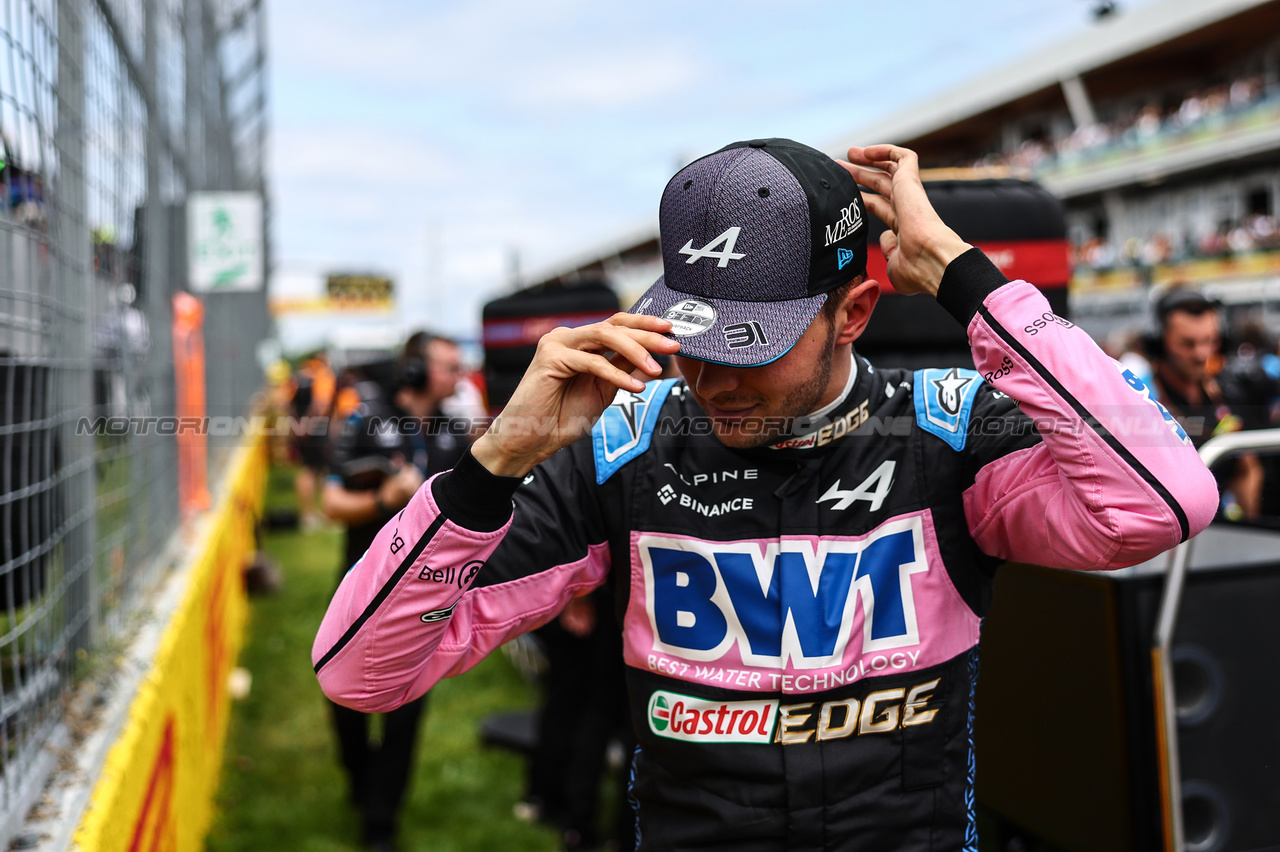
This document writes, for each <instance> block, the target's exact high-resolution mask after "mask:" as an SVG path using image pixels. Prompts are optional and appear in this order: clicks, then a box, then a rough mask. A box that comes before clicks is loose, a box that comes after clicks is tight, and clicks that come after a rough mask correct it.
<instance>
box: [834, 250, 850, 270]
mask: <svg viewBox="0 0 1280 852" xmlns="http://www.w3.org/2000/svg"><path fill="white" fill-rule="evenodd" d="M851 263H853V252H851V251H849V250H848V249H847V248H842V249H836V268H837V269H844V268H845V267H846V266H848V265H849V264H851Z"/></svg>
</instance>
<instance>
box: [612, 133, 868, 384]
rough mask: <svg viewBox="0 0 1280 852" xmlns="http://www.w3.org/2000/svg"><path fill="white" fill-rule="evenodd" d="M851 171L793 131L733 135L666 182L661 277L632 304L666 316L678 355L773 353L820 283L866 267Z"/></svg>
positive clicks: (734, 361) (739, 362) (752, 361)
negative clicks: (786, 135)
mask: <svg viewBox="0 0 1280 852" xmlns="http://www.w3.org/2000/svg"><path fill="white" fill-rule="evenodd" d="M866 219H867V214H866V209H865V208H864V207H863V203H862V195H861V193H860V192H859V190H858V185H857V183H856V182H855V181H854V179H853V177H852V176H851V175H850V174H849V173H848V172H847V171H845V170H844V168H842V167H841V166H840V165H839V164H838V163H837V162H836V161H835V160H833V159H831V158H830V157H828V156H827V155H826V154H824V153H822V152H821V151H818V150H816V149H814V148H810V147H808V146H807V145H801V144H800V143H799V142H793V141H791V140H790V139H755V140H751V141H747V142H735V143H733V144H732V145H727V146H725V147H724V148H721V149H720V150H719V151H716V152H715V153H713V154H708V155H707V156H705V157H702V158H700V159H698V160H694V161H693V162H692V163H690V164H689V165H687V166H685V167H684V168H683V169H681V170H680V172H679V173H678V174H676V176H675V177H673V178H672V179H671V180H670V182H668V183H667V186H666V189H665V190H663V193H662V205H661V207H660V209H659V227H660V230H661V235H662V262H663V272H664V274H663V276H662V277H661V278H659V279H658V281H657V283H655V284H654V285H653V286H652V287H650V288H649V289H648V290H647V291H646V292H645V294H644V295H643V296H641V297H640V300H639V301H638V302H636V304H635V305H634V306H633V307H632V308H631V312H632V313H635V314H648V315H650V316H658V317H664V318H666V319H668V320H670V321H671V323H672V331H671V336H672V337H674V338H675V339H676V340H678V341H680V354H681V355H685V356H688V357H691V358H697V359H699V360H702V361H712V362H715V363H718V364H728V365H732V366H738V367H755V366H761V365H763V364H768V363H770V362H771V361H776V360H777V359H778V358H781V357H782V356H783V355H785V354H786V353H787V352H788V351H790V349H791V347H792V346H794V345H795V344H796V341H797V340H799V339H800V336H801V335H803V334H804V332H805V330H806V329H807V328H808V327H809V325H810V324H811V323H812V322H813V319H814V317H816V316H817V315H818V312H819V311H820V310H822V306H823V304H824V303H825V302H826V300H827V293H829V292H830V291H831V290H833V289H834V288H836V287H839V286H841V285H842V284H846V283H848V282H849V281H851V280H853V278H854V277H856V276H858V275H862V274H864V273H865V272H866V268H867V221H866Z"/></svg>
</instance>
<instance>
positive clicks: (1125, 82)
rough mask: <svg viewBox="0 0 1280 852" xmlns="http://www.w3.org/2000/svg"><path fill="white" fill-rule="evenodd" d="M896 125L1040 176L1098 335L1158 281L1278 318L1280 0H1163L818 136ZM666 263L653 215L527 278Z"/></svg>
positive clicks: (937, 164) (638, 283)
mask: <svg viewBox="0 0 1280 852" xmlns="http://www.w3.org/2000/svg"><path fill="white" fill-rule="evenodd" d="M871 142H893V143H897V144H902V145H907V146H909V147H911V148H913V149H915V150H916V151H918V152H919V154H920V157H921V163H922V165H923V166H924V167H925V168H946V167H955V166H966V167H968V166H978V167H985V168H994V169H997V170H999V171H1001V172H1003V173H1006V174H1010V175H1013V176H1020V177H1028V178H1032V179H1034V180H1036V181H1038V182H1039V183H1041V184H1042V185H1043V186H1044V187H1046V188H1047V189H1048V190H1049V191H1050V192H1052V193H1053V194H1054V195H1056V196H1057V197H1058V198H1059V199H1060V200H1061V201H1062V202H1063V204H1064V206H1065V208H1066V216H1067V226H1068V237H1069V241H1070V245H1071V248H1072V262H1073V269H1074V272H1073V276H1072V281H1071V287H1070V291H1071V309H1072V316H1073V319H1076V320H1077V321H1078V322H1080V323H1081V325H1083V326H1084V327H1085V328H1086V329H1088V330H1090V331H1091V332H1092V333H1094V334H1095V335H1097V336H1099V337H1105V336H1107V335H1109V334H1111V333H1113V332H1115V331H1118V330H1120V329H1124V328H1126V327H1133V326H1137V325H1139V324H1141V322H1142V320H1143V318H1144V316H1145V312H1146V310H1147V304H1148V300H1149V290H1150V287H1151V286H1152V285H1162V284H1166V283H1169V282H1172V281H1175V280H1181V281H1187V282H1190V283H1196V284H1200V285H1204V286H1205V287H1206V289H1207V290H1209V291H1211V292H1213V293H1214V294H1215V295H1217V296H1218V297H1219V298H1220V299H1222V301H1223V302H1224V303H1226V304H1227V305H1229V306H1247V307H1249V308H1250V309H1255V308H1258V307H1259V306H1260V307H1261V309H1262V311H1263V315H1264V318H1265V320H1266V321H1267V322H1268V324H1269V325H1270V326H1271V327H1272V328H1273V329H1275V328H1278V327H1280V307H1278V306H1277V302H1278V301H1280V224H1278V218H1277V213H1278V210H1277V197H1278V196H1280V2H1274V1H1269V2H1259V0H1156V2H1153V3H1150V4H1147V5H1144V6H1141V7H1139V8H1135V9H1132V10H1124V11H1122V12H1121V13H1120V14H1114V15H1108V16H1106V17H1103V18H1100V19H1099V21H1098V22H1097V23H1096V24H1095V25H1094V27H1093V28H1092V29H1091V30H1090V31H1088V32H1086V33H1083V34H1081V35H1079V36H1076V37H1073V38H1071V39H1069V40H1066V41H1064V42H1061V43H1059V44H1057V45H1054V46H1053V47H1051V48H1049V49H1047V50H1040V51H1037V52H1036V53H1035V54H1033V55H1031V56H1028V57H1026V58H1025V59H1022V60H1020V61H1018V62H1015V63H1013V64H1011V65H1008V66H1005V67H1002V68H999V69H996V70H995V71H993V72H991V73H990V74H987V75H984V76H982V77H979V78H976V79H972V80H966V81H963V82H961V83H959V84H958V85H956V86H954V87H952V88H950V89H948V90H946V91H943V92H941V93H940V94H938V95H937V96H935V97H933V98H930V99H928V100H926V101H923V102H919V103H913V104H910V105H906V106H905V107H904V108H903V109H902V110H901V111H900V112H898V113H896V114H893V115H889V116H887V117H885V118H883V119H882V120H879V121H877V122H875V123H873V124H871V125H870V126H867V127H863V128H860V129H856V130H855V131H854V132H851V133H849V134H848V135H847V136H843V137H841V138H840V139H838V140H836V142H835V143H833V144H831V145H828V146H825V147H826V150H828V151H829V153H831V154H832V155H833V156H842V154H843V151H844V150H845V149H846V148H847V147H848V146H849V145H850V144H855V143H856V144H868V143H871ZM660 272H661V254H660V252H659V248H658V240H657V226H656V223H654V224H653V225H651V226H650V227H648V228H646V229H642V230H641V231H639V232H636V233H632V234H627V235H622V236H620V237H619V238H618V239H617V240H615V241H614V242H612V243H611V244H609V245H606V246H603V247H600V248H599V249H597V250H596V251H594V252H591V253H588V254H585V255H583V256H580V257H577V258H571V259H567V260H566V261H565V262H563V263H561V264H559V265H557V266H556V267H554V268H551V269H547V270H545V271H544V272H543V273H542V274H541V275H537V276H534V277H533V278H532V279H531V281H530V282H529V283H538V284H543V283H553V282H562V283H569V282H572V281H574V280H578V279H581V278H594V277H601V276H602V277H604V278H605V279H606V280H608V281H609V282H610V283H611V284H612V285H613V286H614V287H615V289H617V290H618V291H619V293H620V295H621V296H622V298H623V301H624V302H625V301H626V300H627V298H628V297H631V296H634V295H638V293H639V292H640V290H641V289H642V288H643V287H644V286H647V284H649V283H652V281H653V279H654V278H656V277H657V275H658V274H660Z"/></svg>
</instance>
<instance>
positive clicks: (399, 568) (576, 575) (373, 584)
mask: <svg viewBox="0 0 1280 852" xmlns="http://www.w3.org/2000/svg"><path fill="white" fill-rule="evenodd" d="M454 473H456V471H455V472H450V473H448V474H440V476H450V475H453V474H454ZM438 478H439V477H435V478H433V479H432V480H431V482H428V483H427V484H426V485H424V486H423V487H422V488H420V489H419V490H418V493H417V494H415V495H414V497H413V499H412V500H411V501H410V502H409V505H408V506H406V507H405V509H404V510H403V511H402V512H401V513H400V514H399V515H397V516H396V517H395V518H393V519H391V520H390V521H389V522H388V523H387V524H386V526H384V527H383V528H382V531H381V532H379V533H378V536H377V538H376V539H375V540H374V542H373V544H372V545H370V547H369V550H368V551H367V552H366V553H365V555H364V556H363V557H362V558H361V559H360V561H358V562H357V563H356V564H355V565H354V566H352V568H351V570H350V571H348V572H347V575H346V577H345V578H343V581H342V583H341V585H340V586H339V587H338V591H337V592H336V593H335V594H334V597H333V600H332V601H331V602H330V604H329V608H328V610H327V611H326V612H325V616H324V620H323V621H322V622H321V625H320V630H319V632H318V633H317V634H316V639H315V643H314V645H313V646H312V649H311V659H312V663H313V664H314V666H315V670H316V675H317V677H318V678H319V680H320V686H321V688H322V689H323V690H324V693H325V695H327V696H329V697H330V698H332V699H333V700H334V701H336V702H338V703H339V704H343V705H345V706H347V707H351V708H353V709H355V710H360V711H363V712H366V713H378V712H385V711H387V710H391V709H394V708H396V707H399V706H400V705H402V704H404V703H406V702H408V701H411V700H413V699H415V698H417V697H418V696H420V695H422V694H424V693H425V692H426V691H427V690H428V689H430V688H431V687H432V686H433V685H434V684H435V683H436V682H437V681H438V680H440V679H441V678H443V677H448V676H451V675H455V674H459V673H461V672H463V671H466V670H467V669H469V668H471V667H472V666H474V665H475V664H476V663H478V662H479V661H480V660H481V659H483V658H484V657H485V655H487V654H488V653H489V652H490V651H492V650H494V649H495V648H497V647H499V646H500V645H502V644H503V643H504V642H506V641H507V640H509V639H511V638H514V637H515V636H517V635H519V634H521V633H524V632H527V631H529V630H532V629H533V628H535V627H538V626H539V625H541V624H545V623H546V622H547V621H550V620H551V619H552V618H553V617H555V615H556V614H557V613H559V612H560V610H561V608H562V607H563V606H564V604H565V603H566V602H568V600H569V599H570V598H571V597H574V596H575V595H578V594H584V593H586V592H587V591H590V590H591V589H593V588H595V587H597V586H599V585H600V584H601V583H603V582H604V578H605V576H606V574H607V572H608V567H609V565H608V554H607V547H606V546H605V545H596V546H593V547H590V548H588V549H587V552H586V553H585V555H583V556H582V558H580V559H577V560H576V561H572V562H568V563H566V564H561V565H556V566H554V567H552V568H550V569H547V570H542V571H539V572H538V573H537V574H534V575H531V576H526V577H521V578H517V579H513V580H510V581H508V582H504V583H501V584H498V585H493V586H482V587H477V588H474V589H473V588H471V586H472V584H473V583H474V582H475V580H476V577H477V574H478V573H479V572H480V571H483V570H484V564H485V562H486V560H488V559H489V557H490V556H491V555H492V554H493V552H494V550H495V549H496V548H497V547H498V545H499V543H500V542H501V541H502V538H503V536H504V534H505V533H506V531H507V529H508V528H509V527H510V524H511V519H510V517H509V516H508V518H507V521H506V523H505V524H503V525H502V526H500V527H499V528H497V529H495V530H493V531H491V532H475V531H472V530H470V529H467V528H465V527H463V526H459V525H458V524H457V523H455V522H453V521H451V520H449V519H448V518H447V517H446V516H445V514H444V513H443V512H442V511H441V508H440V506H439V505H438V504H437V502H436V498H435V496H434V495H433V490H432V485H433V483H435V482H436V479H438ZM506 508H507V512H508V515H509V512H510V504H509V502H508V504H507V507H506ZM531 570H532V569H531Z"/></svg>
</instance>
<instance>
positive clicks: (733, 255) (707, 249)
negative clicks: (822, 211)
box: [680, 226, 831, 269]
mask: <svg viewBox="0 0 1280 852" xmlns="http://www.w3.org/2000/svg"><path fill="white" fill-rule="evenodd" d="M740 233H742V228H739V227H737V226H734V227H732V228H727V229H725V231H724V233H722V234H721V235H720V236H718V237H716V238H715V239H714V240H712V241H711V242H709V243H707V244H706V245H705V246H703V247H702V248H700V249H696V248H694V247H693V240H689V242H687V243H685V244H684V248H682V249H680V254H687V255H689V259H688V260H686V261H685V263H693V262H694V261H696V260H700V259H702V258H704V257H714V258H716V259H717V260H718V261H719V262H718V263H716V266H718V267H720V268H721V269H724V268H725V267H726V266H728V265H729V261H731V260H742V258H744V257H746V255H745V254H744V253H742V252H737V251H734V250H733V247H734V246H735V245H737V244H738V234H740ZM830 233H831V229H830V228H828V229H827V234H828V237H827V239H828V242H827V245H831V242H830ZM721 243H724V248H723V249H722V250H721V251H715V247H716V246H718V245H720V244H721Z"/></svg>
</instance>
